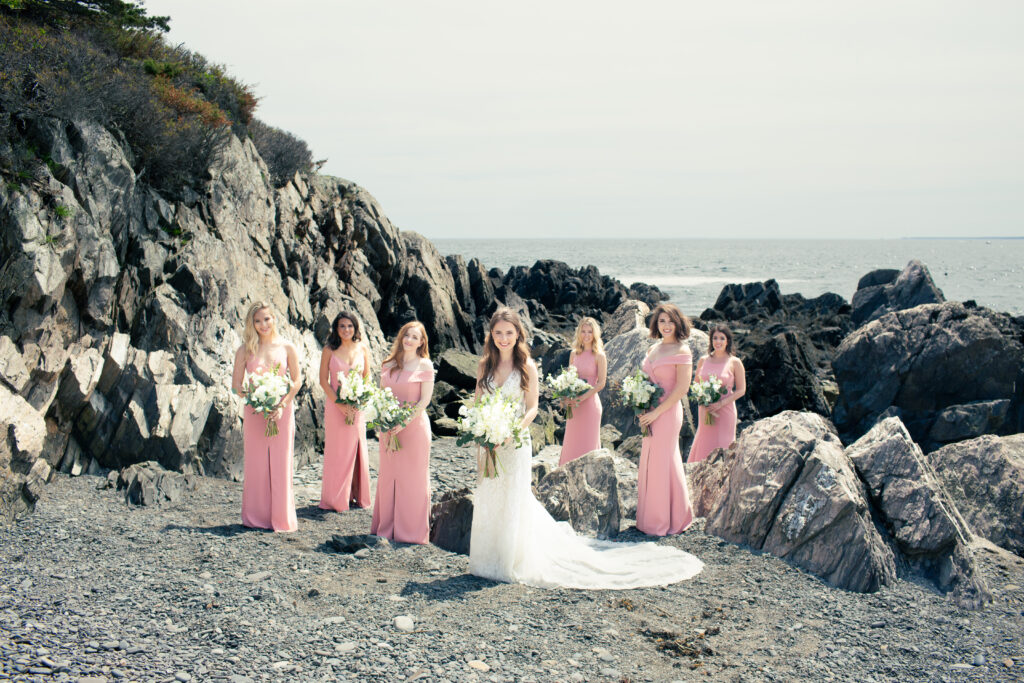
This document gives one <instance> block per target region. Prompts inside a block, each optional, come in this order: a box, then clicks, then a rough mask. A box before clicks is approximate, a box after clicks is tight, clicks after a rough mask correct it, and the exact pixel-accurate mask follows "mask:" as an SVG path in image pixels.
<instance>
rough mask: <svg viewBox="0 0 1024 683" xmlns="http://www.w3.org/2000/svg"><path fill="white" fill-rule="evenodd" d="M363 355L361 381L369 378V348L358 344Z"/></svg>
mask: <svg viewBox="0 0 1024 683" xmlns="http://www.w3.org/2000/svg"><path fill="white" fill-rule="evenodd" d="M360 347H361V348H362V353H363V379H366V378H367V377H369V376H370V347H369V346H367V345H366V344H360Z"/></svg>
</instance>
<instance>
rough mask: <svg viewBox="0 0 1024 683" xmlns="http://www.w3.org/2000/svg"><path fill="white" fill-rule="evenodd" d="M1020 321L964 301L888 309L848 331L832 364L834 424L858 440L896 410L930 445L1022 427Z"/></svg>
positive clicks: (922, 441) (1023, 363) (919, 439)
mask: <svg viewBox="0 0 1024 683" xmlns="http://www.w3.org/2000/svg"><path fill="white" fill-rule="evenodd" d="M1021 329H1022V328H1021V325H1020V324H1019V323H1018V322H1016V321H1015V320H1014V319H1013V318H1010V317H1009V316H1007V315H1005V314H1000V313H994V312H992V311H989V310H988V309H985V308H976V307H968V306H965V305H964V304H961V303H956V302H947V303H943V304H925V305H921V306H917V307H916V308H912V309H909V310H905V311H898V312H895V313H888V314H886V315H884V316H882V317H881V318H878V319H877V320H874V321H872V322H870V323H868V324H867V325H865V326H864V327H861V328H859V329H858V330H856V331H855V332H853V333H852V334H850V336H848V337H847V338H846V339H845V340H843V343H842V344H841V345H840V347H839V349H838V350H837V351H836V357H835V359H834V360H833V362H832V366H833V368H834V369H835V374H836V380H837V381H838V384H839V391H840V394H839V402H838V404H837V406H836V410H835V423H836V426H837V427H838V428H839V430H840V432H842V433H844V434H847V435H849V436H851V437H858V436H860V435H861V434H863V433H864V432H865V431H867V430H868V429H869V428H870V427H871V426H872V425H873V424H874V423H875V422H876V421H877V420H878V419H879V418H880V417H882V416H889V415H898V416H900V417H901V419H902V420H903V422H904V424H905V425H906V426H907V429H908V430H909V431H910V433H911V435H913V437H914V440H915V441H917V442H918V443H920V444H921V445H922V446H923V447H924V448H925V449H926V450H932V449H934V447H935V446H936V445H941V444H942V442H943V441H944V440H945V439H949V440H954V439H964V438H970V437H974V436H978V435H980V434H982V433H985V432H989V431H997V430H998V431H1003V430H1005V431H1007V432H1011V433H1013V432H1018V431H1020V430H1021V427H1022V425H1020V424H1018V423H1017V420H1016V416H1018V415H1019V409H1016V408H1015V406H1018V405H1019V404H1020V401H1021V398H1020V395H1021V389H1022V386H1021V378H1022V377H1024V345H1022V343H1021V339H1022V337H1021Z"/></svg>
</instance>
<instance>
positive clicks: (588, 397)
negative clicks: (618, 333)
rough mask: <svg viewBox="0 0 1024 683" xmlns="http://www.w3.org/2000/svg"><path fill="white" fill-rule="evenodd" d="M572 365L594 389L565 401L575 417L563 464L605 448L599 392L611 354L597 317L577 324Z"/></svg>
mask: <svg viewBox="0 0 1024 683" xmlns="http://www.w3.org/2000/svg"><path fill="white" fill-rule="evenodd" d="M569 364H570V365H574V366H576V371H577V374H578V375H579V376H580V379H582V380H583V381H585V382H586V383H587V384H589V385H590V387H591V388H590V391H588V392H587V393H585V394H583V395H582V396H580V397H579V398H578V399H575V400H573V401H565V402H564V403H565V405H570V406H571V407H572V419H570V420H566V422H565V438H564V439H562V455H561V457H559V458H558V466H559V467H561V466H562V465H564V464H565V463H567V462H571V461H573V460H575V459H576V458H578V457H580V456H581V455H585V454H587V453H589V452H591V451H595V450H597V449H598V448H600V447H601V397H600V396H598V395H597V394H598V392H599V391H601V390H602V389H604V385H605V380H606V379H607V376H608V356H606V355H605V353H604V343H603V342H602V341H601V326H600V325H598V324H597V321H596V320H594V319H593V318H589V317H587V318H583V320H581V321H580V324H579V325H578V326H577V327H576V336H575V337H574V338H573V340H572V353H570V354H569Z"/></svg>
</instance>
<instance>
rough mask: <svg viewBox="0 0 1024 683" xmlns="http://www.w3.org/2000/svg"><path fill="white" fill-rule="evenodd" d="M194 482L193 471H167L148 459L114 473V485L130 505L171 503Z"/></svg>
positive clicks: (192, 486)
mask: <svg viewBox="0 0 1024 683" xmlns="http://www.w3.org/2000/svg"><path fill="white" fill-rule="evenodd" d="M197 485H198V482H197V480H196V477H195V475H191V474H180V473H178V472H171V471H168V470H165V469H164V468H163V467H161V466H160V464H159V463H156V462H152V461H149V462H144V463H138V464H135V465H129V466H128V467H126V468H124V469H123V470H121V472H120V473H119V475H118V477H117V489H118V490H119V491H120V490H123V491H124V492H125V493H124V495H125V501H126V502H128V503H131V504H133V505H158V504H160V503H165V502H166V503H175V502H178V501H179V500H181V499H182V498H183V497H184V495H185V493H187V492H189V491H194V490H195V489H196V487H197Z"/></svg>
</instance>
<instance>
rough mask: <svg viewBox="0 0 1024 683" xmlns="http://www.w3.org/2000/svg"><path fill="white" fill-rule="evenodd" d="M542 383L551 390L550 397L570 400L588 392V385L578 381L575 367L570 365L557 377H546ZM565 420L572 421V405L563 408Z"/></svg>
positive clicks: (578, 377)
mask: <svg viewBox="0 0 1024 683" xmlns="http://www.w3.org/2000/svg"><path fill="white" fill-rule="evenodd" d="M544 383H545V384H547V385H548V387H549V388H550V389H551V397H552V398H554V399H556V400H558V399H568V400H570V401H571V400H572V399H574V398H579V397H580V396H582V395H583V394H585V393H587V392H588V391H590V385H589V384H587V383H586V382H584V381H583V380H582V379H580V376H579V374H578V373H577V372H576V366H575V365H570V366H569V367H567V368H564V369H563V370H562V371H561V372H560V373H558V374H557V375H548V377H547V379H546V380H544ZM565 418H566V419H567V420H571V419H572V404H569V405H568V406H566V408H565Z"/></svg>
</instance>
